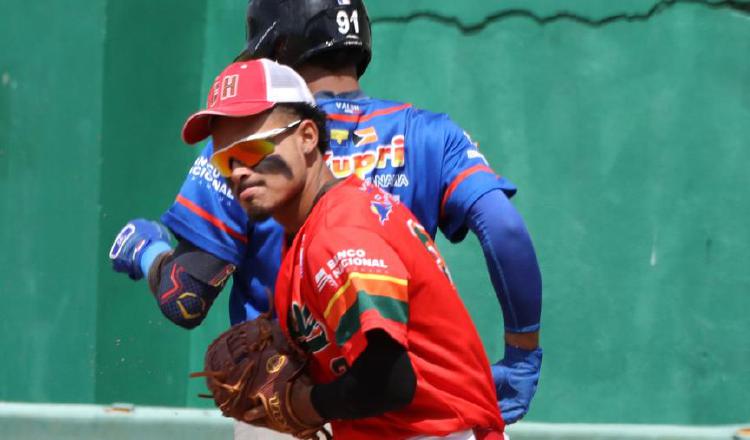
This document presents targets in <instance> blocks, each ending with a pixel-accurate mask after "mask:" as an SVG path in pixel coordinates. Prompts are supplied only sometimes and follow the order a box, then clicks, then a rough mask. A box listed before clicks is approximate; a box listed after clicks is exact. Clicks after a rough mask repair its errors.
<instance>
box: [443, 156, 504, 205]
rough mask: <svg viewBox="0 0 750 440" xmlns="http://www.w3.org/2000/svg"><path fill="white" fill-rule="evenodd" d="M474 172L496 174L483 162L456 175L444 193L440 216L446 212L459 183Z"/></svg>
mask: <svg viewBox="0 0 750 440" xmlns="http://www.w3.org/2000/svg"><path fill="white" fill-rule="evenodd" d="M474 173H491V174H495V172H494V171H493V170H492V168H490V167H488V166H487V165H483V164H479V165H474V166H473V167H471V168H467V169H465V170H464V171H462V172H461V173H460V174H459V175H458V176H456V178H455V179H453V182H451V184H450V185H448V188H447V189H446V190H445V193H444V194H443V201H442V202H441V203H440V216H441V217H442V216H443V214H444V212H445V204H446V203H448V199H450V197H451V195H453V192H454V191H456V188H458V185H460V184H461V182H463V181H464V180H466V178H467V177H469V176H471V175H472V174H474Z"/></svg>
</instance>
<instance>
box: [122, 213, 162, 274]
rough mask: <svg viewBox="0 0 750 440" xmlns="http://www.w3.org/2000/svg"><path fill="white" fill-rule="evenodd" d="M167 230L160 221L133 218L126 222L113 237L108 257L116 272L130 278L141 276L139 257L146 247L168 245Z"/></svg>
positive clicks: (140, 257)
mask: <svg viewBox="0 0 750 440" xmlns="http://www.w3.org/2000/svg"><path fill="white" fill-rule="evenodd" d="M169 240H170V238H169V231H167V228H165V227H164V226H163V225H162V224H161V223H158V222H155V221H151V220H146V219H142V218H139V219H135V220H131V221H129V222H128V224H127V225H125V226H124V227H123V228H122V229H121V230H120V232H119V233H118V234H117V237H115V241H114V243H112V248H111V249H110V250H109V258H110V260H112V268H113V269H114V270H115V271H116V272H121V273H127V274H128V276H129V277H130V279H133V280H140V279H141V278H143V270H142V269H141V259H142V257H143V254H144V253H145V252H146V249H148V248H149V247H151V246H153V245H155V244H157V243H161V244H162V245H161V246H162V247H163V246H164V245H167V246H169Z"/></svg>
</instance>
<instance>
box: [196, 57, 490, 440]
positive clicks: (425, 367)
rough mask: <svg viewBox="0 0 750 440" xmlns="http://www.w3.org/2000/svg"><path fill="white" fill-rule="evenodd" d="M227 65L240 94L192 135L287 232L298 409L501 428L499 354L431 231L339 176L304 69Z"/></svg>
mask: <svg viewBox="0 0 750 440" xmlns="http://www.w3.org/2000/svg"><path fill="white" fill-rule="evenodd" d="M225 73H227V74H231V75H233V77H234V85H235V87H234V89H233V91H232V94H231V96H229V95H228V96H226V97H224V96H218V97H217V98H216V99H215V100H211V102H209V108H207V109H205V110H202V111H200V112H198V113H196V114H194V115H193V116H191V117H190V118H189V119H188V121H187V122H186V124H185V127H184V128H183V137H184V138H185V139H203V138H206V137H208V136H212V137H213V141H214V148H215V153H214V156H213V157H212V161H213V163H214V164H215V165H216V167H217V169H219V170H221V171H222V173H224V174H225V175H226V176H227V177H229V178H230V181H231V185H232V190H233V191H234V193H235V194H236V196H237V198H238V199H239V201H240V204H241V205H242V207H243V208H244V209H245V210H246V211H247V212H248V214H249V215H250V216H251V217H253V218H254V219H261V218H266V217H268V216H272V217H273V218H274V219H275V220H276V221H278V222H279V223H280V224H281V225H282V226H283V227H284V230H285V233H286V234H287V238H288V239H287V249H286V251H285V256H284V259H283V262H282V266H281V270H280V272H279V276H278V279H277V283H276V291H275V301H274V302H275V305H276V312H277V314H278V317H279V321H280V324H281V327H282V329H283V331H284V332H285V333H286V334H287V336H289V338H290V340H292V341H293V342H294V343H296V344H297V345H298V346H299V347H300V348H302V349H303V350H304V351H305V352H307V353H308V354H309V355H310V364H309V367H308V368H309V373H310V375H311V376H312V378H313V383H307V382H305V381H297V382H296V383H295V387H294V388H293V390H292V392H291V401H292V406H293V409H294V413H295V414H296V415H297V416H298V417H299V418H300V419H302V420H304V421H307V422H310V423H311V424H313V423H320V422H322V421H330V422H331V426H332V428H333V433H334V436H335V438H341V439H384V438H387V439H417V438H418V439H425V438H431V437H438V436H439V437H447V438H454V439H473V438H477V439H502V438H503V429H504V424H503V421H502V418H501V416H500V413H499V411H498V408H497V404H496V394H495V388H494V383H493V380H492V375H491V372H490V369H489V362H488V360H487V358H486V356H485V354H484V350H483V347H482V343H481V340H480V338H479V335H478V333H477V331H476V329H475V328H474V326H473V323H472V321H471V318H470V317H469V314H468V312H467V311H466V309H465V308H464V306H463V303H462V302H461V299H460V298H459V296H458V293H457V292H456V290H455V287H454V286H453V284H452V282H451V281H450V275H449V273H448V269H447V268H446V267H445V263H444V261H443V260H442V258H441V257H440V254H439V253H438V251H437V249H436V247H435V244H434V243H433V242H432V239H431V238H430V236H429V234H428V233H426V231H425V230H424V228H423V227H422V226H421V225H420V224H419V223H418V222H417V220H416V219H415V217H414V216H413V214H412V213H411V212H410V211H409V210H408V209H407V208H406V207H405V206H403V205H402V204H399V203H398V202H397V201H396V200H395V198H394V197H393V196H390V195H389V194H388V193H386V192H383V191H382V190H380V189H377V188H376V187H374V186H371V185H369V184H367V183H365V182H363V181H362V180H360V179H359V178H357V177H356V176H351V177H349V178H347V179H345V180H336V179H334V177H333V175H332V174H331V172H330V171H329V169H328V167H327V166H326V165H325V161H324V158H323V152H324V151H325V150H326V147H327V139H326V131H325V115H324V114H321V112H320V110H319V109H317V108H316V107H315V101H314V100H313V98H312V95H311V94H310V92H309V90H308V89H307V86H306V85H305V83H304V81H303V80H302V78H301V77H299V76H298V75H297V74H296V73H295V72H294V71H293V70H291V69H290V68H287V67H285V66H281V65H279V64H276V63H273V62H271V61H268V60H254V61H246V62H240V63H235V64H232V65H230V66H229V67H227V69H226V70H225ZM222 75H224V74H222ZM225 98H226V100H227V102H226V103H224V102H223V101H224V100H225Z"/></svg>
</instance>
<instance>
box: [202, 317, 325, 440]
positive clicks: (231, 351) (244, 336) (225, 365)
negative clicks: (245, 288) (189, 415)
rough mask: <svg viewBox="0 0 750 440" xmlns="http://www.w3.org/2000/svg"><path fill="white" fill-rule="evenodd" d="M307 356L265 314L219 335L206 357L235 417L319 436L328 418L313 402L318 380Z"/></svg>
mask: <svg viewBox="0 0 750 440" xmlns="http://www.w3.org/2000/svg"><path fill="white" fill-rule="evenodd" d="M305 365H306V360H305V358H304V355H303V354H302V353H301V352H299V351H298V350H297V349H296V348H295V347H293V346H291V345H290V344H289V343H288V341H287V339H286V337H285V336H284V334H283V333H282V332H281V329H280V328H279V325H278V323H277V322H275V321H270V320H268V318H267V317H266V316H261V317H258V318H257V319H255V320H254V321H247V322H243V323H240V324H237V325H235V326H233V327H232V328H230V329H229V330H227V331H225V332H224V333H222V334H221V335H219V337H218V338H216V340H214V341H213V342H212V343H211V345H209V347H208V350H206V357H205V371H203V372H201V373H193V374H191V375H190V376H191V377H198V376H205V377H206V384H207V386H208V389H209V390H210V391H211V395H210V396H204V397H213V399H214V402H215V403H216V406H218V407H219V409H220V410H221V412H222V413H223V414H224V415H225V416H227V417H232V418H234V419H237V420H240V421H243V422H246V423H250V424H252V425H255V426H261V427H264V428H268V429H272V430H274V431H278V432H283V433H288V434H292V435H294V436H295V437H298V438H303V439H309V438H313V439H314V438H318V433H323V434H324V435H325V436H326V437H327V438H330V434H329V433H328V432H327V431H326V430H325V429H324V428H323V424H324V423H325V420H323V419H322V418H321V417H320V416H319V415H318V414H317V412H315V410H314V408H312V404H311V403H310V390H311V389H312V381H311V380H310V378H309V376H307V374H306V373H305Z"/></svg>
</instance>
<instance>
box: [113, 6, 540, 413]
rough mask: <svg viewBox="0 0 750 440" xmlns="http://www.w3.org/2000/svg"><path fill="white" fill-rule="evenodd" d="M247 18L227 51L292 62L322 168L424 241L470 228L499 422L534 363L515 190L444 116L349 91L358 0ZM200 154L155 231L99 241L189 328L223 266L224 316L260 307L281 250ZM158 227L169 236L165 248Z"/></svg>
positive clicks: (360, 25) (536, 320)
mask: <svg viewBox="0 0 750 440" xmlns="http://www.w3.org/2000/svg"><path fill="white" fill-rule="evenodd" d="M247 22H248V47H247V49H246V50H245V51H244V52H243V54H242V55H240V58H241V59H249V58H260V57H266V58H271V59H275V60H277V61H279V62H280V63H284V64H288V65H291V66H292V67H294V68H295V70H297V72H298V73H300V75H301V76H302V77H303V78H304V79H305V80H306V81H307V83H308V86H309V88H310V90H311V91H312V92H313V93H314V94H315V99H316V101H317V103H318V106H319V107H321V108H322V109H323V110H324V111H325V112H326V113H327V114H328V129H329V137H330V151H329V152H328V153H327V155H326V162H327V164H328V165H329V167H330V169H331V171H332V172H333V174H334V176H335V177H346V176H348V175H351V174H356V175H358V176H359V177H361V178H363V179H365V180H368V181H370V182H372V183H374V184H375V185H377V186H379V187H381V188H383V189H385V190H387V191H389V192H391V193H392V194H394V195H395V196H397V197H398V199H399V200H400V201H401V202H402V203H404V204H406V205H407V206H408V207H409V208H410V209H411V210H412V211H413V212H414V214H415V215H416V217H417V218H418V219H419V220H420V222H421V223H422V224H423V225H424V227H425V228H426V230H427V232H428V233H429V234H430V235H431V236H432V237H434V236H435V234H436V233H437V230H438V229H440V230H441V231H442V233H443V234H444V235H445V237H446V238H448V239H449V240H450V241H452V242H459V241H461V240H463V238H464V237H465V236H466V234H467V232H468V231H469V230H471V231H472V232H473V233H474V234H476V236H477V237H478V239H479V242H480V243H481V246H482V249H483V251H484V255H485V258H486V262H487V268H488V270H489V273H490V278H491V280H492V284H493V287H494V289H495V292H496V294H497V298H498V300H499V302H500V305H501V308H502V312H503V317H504V325H505V335H504V336H505V338H504V339H505V355H504V357H503V359H502V360H500V361H499V362H497V363H495V364H494V365H493V366H492V372H493V376H494V379H495V385H496V388H497V392H498V398H499V400H500V402H499V405H500V409H501V411H502V415H503V419H504V420H505V421H506V423H513V422H515V421H517V420H518V419H520V418H521V417H523V415H524V414H525V413H526V412H527V411H528V408H529V404H530V401H531V399H532V397H533V395H534V393H535V391H536V386H537V382H538V378H539V372H540V368H541V360H542V349H541V348H540V347H539V345H538V335H539V328H540V315H541V276H540V273H539V268H538V264H537V261H536V256H535V253H534V249H533V246H532V242H531V239H530V237H529V235H528V232H527V230H526V228H525V226H524V222H523V220H522V218H521V216H520V215H519V213H518V212H517V211H516V210H515V208H514V207H513V206H512V204H511V203H510V201H509V198H510V197H512V196H513V195H514V194H515V192H516V188H515V186H514V185H513V184H512V183H511V182H510V181H508V180H507V179H505V178H503V177H500V176H498V175H497V174H496V173H495V172H494V171H493V170H492V168H491V167H490V166H489V164H488V163H487V160H486V159H485V157H484V156H483V155H482V153H481V152H480V151H479V150H478V149H477V147H476V144H475V143H473V142H472V140H471V138H470V137H469V136H468V134H466V133H465V132H464V131H463V130H462V129H461V128H460V127H458V126H457V125H456V124H455V123H454V122H453V121H452V120H451V119H450V118H449V117H448V116H446V115H444V114H436V113H432V112H429V111H425V110H420V109H417V108H414V107H412V106H411V105H409V104H406V103H401V102H393V101H386V100H380V99H374V98H371V97H368V96H367V95H366V94H365V93H364V92H363V91H362V90H361V89H360V87H359V77H360V76H361V75H362V74H363V73H364V71H365V69H366V68H367V65H368V63H369V61H370V56H371V38H370V23H369V19H368V16H367V11H366V9H365V6H364V4H363V3H362V1H361V0H315V1H313V0H294V1H292V0H290V1H286V2H279V1H277V0H254V1H252V2H251V3H250V6H249V7H248V16H247ZM266 80H267V81H271V82H273V81H274V78H273V77H271V78H266ZM232 81H233V80H232V79H231V78H228V79H227V78H224V79H223V80H222V81H217V82H216V83H214V85H213V87H212V88H211V91H210V93H209V100H211V99H216V97H218V96H231V94H232V93H233V90H234V88H235V87H236V84H233V83H232ZM212 153H213V147H212V145H211V143H209V144H208V145H206V147H205V148H204V150H203V151H202V152H201V155H200V156H199V157H198V159H196V161H195V163H194V164H193V166H192V168H191V169H190V171H189V173H188V177H187V179H186V180H185V182H184V184H183V186H182V188H181V189H180V193H179V194H178V195H177V198H176V199H175V202H174V204H173V205H172V206H171V207H170V208H169V209H168V210H167V212H166V213H165V214H164V215H163V216H162V218H161V221H162V223H163V225H166V228H165V227H164V226H162V224H160V223H158V222H155V221H149V220H144V219H137V220H132V221H131V222H129V223H128V224H127V225H126V226H125V227H124V228H123V229H122V230H121V231H120V233H119V234H118V236H117V237H116V239H115V242H114V243H113V245H112V249H111V251H110V258H111V259H112V261H113V266H114V269H115V270H117V271H118V272H124V273H127V274H128V275H129V276H130V277H131V278H132V279H141V278H143V277H146V278H147V280H148V283H149V286H150V288H151V291H152V292H153V293H154V295H155V298H156V300H157V303H158V304H159V306H160V308H161V310H162V312H163V313H164V315H165V316H166V317H167V318H169V319H170V320H172V321H173V322H175V323H176V324H178V325H180V326H183V327H185V328H193V327H195V326H197V325H199V324H200V322H201V321H202V320H203V319H204V318H205V316H206V314H207V313H208V310H209V308H210V306H211V304H212V303H213V301H214V299H215V298H216V296H217V295H218V294H219V293H220V291H221V289H222V288H223V286H224V284H225V282H226V280H227V278H228V277H229V276H230V275H233V285H232V291H231V294H230V305H229V309H230V310H229V313H230V320H231V322H232V323H233V324H234V323H237V322H242V321H244V320H247V319H253V318H255V317H256V316H257V315H258V314H259V313H261V312H263V311H266V310H268V292H269V291H272V290H273V288H274V284H275V279H276V274H277V271H278V268H279V264H280V260H281V252H282V247H283V246H284V237H283V232H282V229H281V228H280V227H279V225H278V224H276V223H275V222H274V221H273V220H266V221H250V220H249V219H248V217H247V215H246V214H245V212H244V211H243V210H242V208H241V207H240V206H239V204H238V203H237V201H236V200H235V199H234V197H233V195H232V192H231V189H230V188H229V186H228V184H227V182H226V181H225V180H224V179H223V178H222V177H221V175H220V173H219V172H218V170H216V169H215V168H214V166H213V165H212V164H211V163H210V160H209V158H210V157H211V154H212ZM270 157H272V156H270ZM264 162H266V161H264ZM271 162H272V161H271ZM167 228H169V230H170V231H171V232H172V234H174V236H175V237H176V238H177V246H176V247H175V248H172V246H171V243H170V238H169V232H168V231H167Z"/></svg>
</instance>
